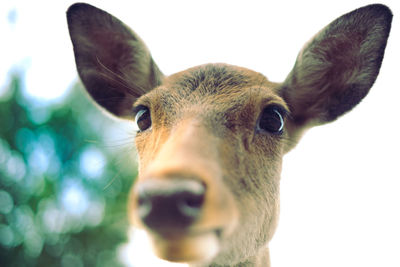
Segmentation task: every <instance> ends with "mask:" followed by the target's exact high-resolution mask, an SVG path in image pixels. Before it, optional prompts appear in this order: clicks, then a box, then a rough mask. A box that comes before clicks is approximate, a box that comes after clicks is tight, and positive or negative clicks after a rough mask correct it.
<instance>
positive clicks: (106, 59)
mask: <svg viewBox="0 0 400 267" xmlns="http://www.w3.org/2000/svg"><path fill="white" fill-rule="evenodd" d="M67 20H68V28H69V32H70V36H71V40H72V44H73V47H74V53H75V61H76V65H77V69H78V73H79V76H80V78H81V80H82V82H83V84H84V85H85V87H86V89H87V91H88V92H89V93H90V95H91V96H92V97H93V98H94V100H95V101H96V102H97V103H98V104H99V105H100V106H102V107H104V108H105V109H106V110H108V111H109V112H111V113H113V114H114V115H117V116H120V117H125V116H129V115H130V114H131V108H132V104H133V102H134V101H135V99H136V98H138V97H140V96H141V95H143V94H145V93H146V92H148V91H149V90H151V89H153V88H154V87H156V86H158V85H160V83H161V80H162V77H163V75H162V73H161V71H160V70H159V69H158V67H157V65H156V64H155V63H154V61H153V59H152V57H151V55H150V53H149V51H148V49H147V47H146V45H145V44H144V43H143V41H142V40H141V39H140V38H139V37H138V36H137V35H136V34H135V33H134V32H133V31H132V30H130V29H129V28H128V27H127V26H126V25H125V24H123V23H122V22H121V21H120V20H118V19H117V18H115V17H113V16H112V15H110V14H108V13H107V12H105V11H103V10H100V9H98V8H96V7H93V6H91V5H88V4H81V3H79V4H74V5H72V6H71V7H70V8H69V9H68V11H67Z"/></svg>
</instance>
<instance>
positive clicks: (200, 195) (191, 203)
mask: <svg viewBox="0 0 400 267" xmlns="http://www.w3.org/2000/svg"><path fill="white" fill-rule="evenodd" d="M203 202H204V192H196V193H195V192H183V193H182V196H181V197H180V199H179V201H178V202H177V207H178V209H179V211H180V212H181V213H182V214H184V215H186V216H189V217H195V216H197V215H198V213H199V212H200V211H201V208H202V206H203Z"/></svg>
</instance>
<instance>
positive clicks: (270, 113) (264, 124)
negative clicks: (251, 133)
mask: <svg viewBox="0 0 400 267" xmlns="http://www.w3.org/2000/svg"><path fill="white" fill-rule="evenodd" d="M285 113H286V112H285V111H284V110H282V109H281V108H279V107H277V106H267V107H266V108H264V109H263V111H262V112H261V115H260V118H259V119H258V123H257V128H258V129H259V130H260V131H266V132H269V133H272V134H278V135H280V134H282V133H283V127H284V125H285V123H284V117H285Z"/></svg>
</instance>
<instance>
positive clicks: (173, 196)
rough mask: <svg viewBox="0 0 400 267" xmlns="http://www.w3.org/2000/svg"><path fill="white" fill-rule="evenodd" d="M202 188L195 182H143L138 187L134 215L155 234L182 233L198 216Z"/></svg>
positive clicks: (177, 180) (201, 185)
mask: <svg viewBox="0 0 400 267" xmlns="http://www.w3.org/2000/svg"><path fill="white" fill-rule="evenodd" d="M205 191H206V188H205V186H204V184H203V183H201V182H199V181H197V180H185V179H175V180H172V179H168V180H157V179H153V180H147V181H145V182H142V183H141V184H140V185H138V213H139V214H138V215H139V218H140V219H141V220H142V222H143V223H144V224H145V225H146V226H147V227H149V228H150V229H152V230H154V231H157V232H165V231H167V232H168V231H173V230H182V228H185V227H188V226H190V225H191V224H192V223H193V222H194V221H196V219H197V218H198V217H199V215H200V213H201V209H202V206H203V202H204V195H205Z"/></svg>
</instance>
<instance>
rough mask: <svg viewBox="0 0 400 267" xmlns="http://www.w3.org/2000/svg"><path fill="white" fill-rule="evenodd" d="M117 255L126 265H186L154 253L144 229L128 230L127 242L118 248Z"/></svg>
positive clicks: (171, 266)
mask: <svg viewBox="0 0 400 267" xmlns="http://www.w3.org/2000/svg"><path fill="white" fill-rule="evenodd" d="M118 257H119V259H120V261H121V262H122V263H124V265H125V266H126V267H148V266H157V267H187V266H188V265H187V264H183V263H173V262H169V261H165V260H161V259H159V258H158V257H157V256H156V255H154V252H153V249H152V245H151V240H149V238H148V236H147V234H146V232H145V231H144V230H138V229H134V228H133V227H132V228H131V229H130V230H129V236H128V243H125V244H122V245H121V246H120V247H119V248H118Z"/></svg>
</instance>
